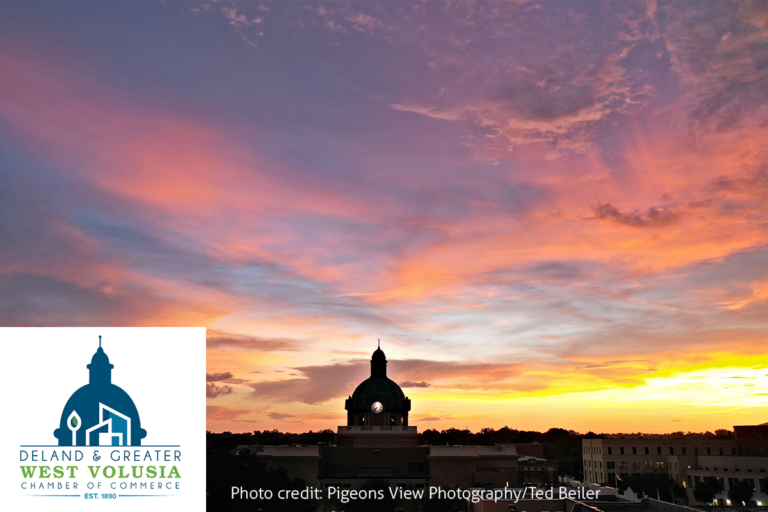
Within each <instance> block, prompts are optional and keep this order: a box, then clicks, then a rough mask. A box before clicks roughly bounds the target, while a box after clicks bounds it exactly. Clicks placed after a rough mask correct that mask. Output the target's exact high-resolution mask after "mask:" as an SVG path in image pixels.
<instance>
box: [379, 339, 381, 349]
mask: <svg viewBox="0 0 768 512" xmlns="http://www.w3.org/2000/svg"><path fill="white" fill-rule="evenodd" d="M379 348H381V338H379Z"/></svg>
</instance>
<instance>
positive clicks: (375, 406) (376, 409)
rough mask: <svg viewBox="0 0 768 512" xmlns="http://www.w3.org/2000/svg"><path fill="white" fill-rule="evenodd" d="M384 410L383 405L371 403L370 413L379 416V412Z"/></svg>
mask: <svg viewBox="0 0 768 512" xmlns="http://www.w3.org/2000/svg"><path fill="white" fill-rule="evenodd" d="M383 410H384V405H382V403H381V402H373V404H372V405H371V411H372V412H373V414H381V412H382V411H383Z"/></svg>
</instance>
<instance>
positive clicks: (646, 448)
mask: <svg viewBox="0 0 768 512" xmlns="http://www.w3.org/2000/svg"><path fill="white" fill-rule="evenodd" d="M645 454H646V455H650V454H651V449H650V448H648V447H647V446H646V447H645Z"/></svg>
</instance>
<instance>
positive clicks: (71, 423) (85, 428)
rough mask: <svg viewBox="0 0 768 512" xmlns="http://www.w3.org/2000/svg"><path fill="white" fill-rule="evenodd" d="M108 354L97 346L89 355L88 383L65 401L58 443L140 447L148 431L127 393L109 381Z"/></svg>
mask: <svg viewBox="0 0 768 512" xmlns="http://www.w3.org/2000/svg"><path fill="white" fill-rule="evenodd" d="M114 367H115V366H114V365H113V364H111V363H110V362H109V357H107V354H106V353H104V349H102V348H101V336H99V348H98V349H97V350H96V353H95V354H93V357H92V358H91V364H89V365H87V368H88V370H89V377H90V379H89V382H88V384H86V385H85V386H83V387H81V388H80V389H78V390H77V391H75V392H74V393H73V394H72V396H71V397H70V398H69V400H67V404H66V405H65V406H64V410H63V411H62V413H61V421H60V422H59V428H57V429H56V430H55V431H54V433H53V435H54V436H55V437H56V438H57V439H58V440H59V446H141V440H142V439H144V438H145V437H146V436H147V431H146V430H144V429H143V428H141V420H140V419H139V411H138V410H137V409H136V405H135V404H134V403H133V400H132V399H131V397H130V396H128V393H126V392H125V391H123V390H122V389H121V388H120V387H118V386H115V385H114V384H112V368H114Z"/></svg>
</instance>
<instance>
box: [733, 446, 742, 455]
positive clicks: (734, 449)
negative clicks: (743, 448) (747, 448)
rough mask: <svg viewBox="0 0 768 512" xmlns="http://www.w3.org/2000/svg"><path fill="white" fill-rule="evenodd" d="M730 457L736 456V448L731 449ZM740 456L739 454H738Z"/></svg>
mask: <svg viewBox="0 0 768 512" xmlns="http://www.w3.org/2000/svg"><path fill="white" fill-rule="evenodd" d="M731 455H736V447H735V446H734V447H733V448H731ZM739 455H741V454H739Z"/></svg>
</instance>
